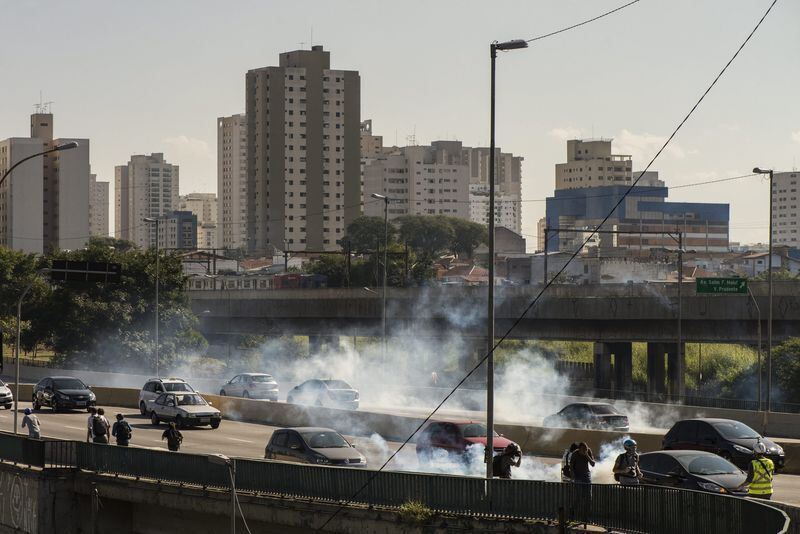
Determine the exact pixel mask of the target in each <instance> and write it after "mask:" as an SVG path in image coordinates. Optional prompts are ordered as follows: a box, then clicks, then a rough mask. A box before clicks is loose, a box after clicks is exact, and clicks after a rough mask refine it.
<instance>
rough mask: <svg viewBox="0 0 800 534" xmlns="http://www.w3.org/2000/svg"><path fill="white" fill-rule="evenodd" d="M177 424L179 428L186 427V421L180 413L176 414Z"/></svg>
mask: <svg viewBox="0 0 800 534" xmlns="http://www.w3.org/2000/svg"><path fill="white" fill-rule="evenodd" d="M175 426H176V427H178V428H185V427H186V423H185V421H184V420H183V417H181V416H180V415H178V416H175Z"/></svg>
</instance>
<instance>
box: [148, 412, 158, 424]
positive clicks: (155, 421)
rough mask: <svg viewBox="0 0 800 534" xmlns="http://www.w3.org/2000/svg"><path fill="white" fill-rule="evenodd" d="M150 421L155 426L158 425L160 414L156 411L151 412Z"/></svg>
mask: <svg viewBox="0 0 800 534" xmlns="http://www.w3.org/2000/svg"><path fill="white" fill-rule="evenodd" d="M150 422H151V423H153V426H158V422H159V421H158V415H156V412H153V413H151V414H150Z"/></svg>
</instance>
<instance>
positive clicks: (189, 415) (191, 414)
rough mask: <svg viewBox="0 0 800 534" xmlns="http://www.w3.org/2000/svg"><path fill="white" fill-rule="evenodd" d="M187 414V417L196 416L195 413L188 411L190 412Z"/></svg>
mask: <svg viewBox="0 0 800 534" xmlns="http://www.w3.org/2000/svg"><path fill="white" fill-rule="evenodd" d="M187 416H188V417H197V414H193V413H190V414H187Z"/></svg>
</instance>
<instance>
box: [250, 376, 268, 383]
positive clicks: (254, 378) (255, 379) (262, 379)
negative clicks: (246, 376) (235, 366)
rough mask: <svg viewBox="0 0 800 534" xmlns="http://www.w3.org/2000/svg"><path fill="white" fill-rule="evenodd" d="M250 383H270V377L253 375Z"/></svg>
mask: <svg viewBox="0 0 800 534" xmlns="http://www.w3.org/2000/svg"><path fill="white" fill-rule="evenodd" d="M250 381H251V382H272V381H273V379H272V375H254V376H251V377H250Z"/></svg>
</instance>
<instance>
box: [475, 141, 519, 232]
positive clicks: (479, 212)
mask: <svg viewBox="0 0 800 534" xmlns="http://www.w3.org/2000/svg"><path fill="white" fill-rule="evenodd" d="M464 153H465V154H464V158H465V160H466V162H467V164H468V165H469V167H470V206H471V219H472V221H474V222H478V223H482V224H488V223H489V148H487V147H477V148H469V147H465V148H464ZM522 161H523V158H522V157H521V156H515V155H514V154H511V153H508V152H503V151H502V150H501V149H500V148H495V182H494V184H495V191H494V196H495V205H494V222H495V225H498V226H504V227H506V228H508V229H510V230H512V231H514V232H516V233H518V234H519V233H522V205H521V200H522Z"/></svg>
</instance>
